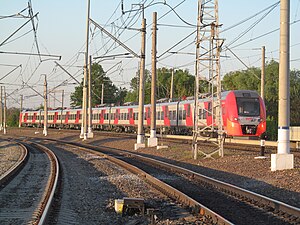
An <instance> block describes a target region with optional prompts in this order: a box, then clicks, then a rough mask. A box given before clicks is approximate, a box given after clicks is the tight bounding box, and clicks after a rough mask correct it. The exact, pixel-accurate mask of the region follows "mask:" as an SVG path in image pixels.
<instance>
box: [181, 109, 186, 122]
mask: <svg viewBox="0 0 300 225" xmlns="http://www.w3.org/2000/svg"><path fill="white" fill-rule="evenodd" d="M182 119H183V120H185V119H186V110H183V111H182Z"/></svg>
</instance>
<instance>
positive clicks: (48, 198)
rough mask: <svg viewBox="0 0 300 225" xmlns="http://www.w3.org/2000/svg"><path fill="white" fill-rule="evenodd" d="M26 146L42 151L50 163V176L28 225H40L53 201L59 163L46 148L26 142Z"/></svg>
mask: <svg viewBox="0 0 300 225" xmlns="http://www.w3.org/2000/svg"><path fill="white" fill-rule="evenodd" d="M27 144H30V145H31V146H34V147H35V148H37V149H40V150H42V151H44V152H45V153H46V154H47V156H48V158H49V160H50V163H51V169H50V176H49V179H48V182H47V185H46V187H45V192H44V194H43V196H42V199H41V200H40V202H39V204H38V207H37V209H36V210H35V212H34V213H33V218H32V221H31V223H30V224H38V225H42V224H44V223H45V221H46V218H47V215H48V212H49V209H50V206H51V203H52V201H53V197H54V193H55V190H56V188H57V183H58V177H59V171H60V169H59V163H58V159H57V157H56V156H55V154H54V153H53V152H52V151H51V150H50V149H48V148H46V147H45V146H43V145H40V144H37V143H35V142H34V143H33V142H28V141H27Z"/></svg>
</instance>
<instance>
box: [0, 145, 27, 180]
mask: <svg viewBox="0 0 300 225" xmlns="http://www.w3.org/2000/svg"><path fill="white" fill-rule="evenodd" d="M17 144H18V145H19V146H20V147H21V155H20V157H19V159H18V161H17V163H15V164H14V165H13V166H12V167H10V168H9V170H7V171H6V172H5V173H4V174H2V175H1V176H0V186H2V185H4V184H5V183H6V182H7V181H9V180H10V179H11V178H12V177H13V176H14V175H15V174H16V173H18V172H19V171H20V170H21V169H22V167H23V166H24V165H25V162H26V161H27V159H28V149H27V148H26V147H25V146H24V145H22V144H21V143H17Z"/></svg>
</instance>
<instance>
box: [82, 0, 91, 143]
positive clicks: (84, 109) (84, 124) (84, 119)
mask: <svg viewBox="0 0 300 225" xmlns="http://www.w3.org/2000/svg"><path fill="white" fill-rule="evenodd" d="M89 20H90V0H88V5H87V20H86V51H85V63H84V78H83V89H82V91H83V94H82V123H81V133H80V138H83V140H86V139H87V111H88V110H87V88H88V87H87V85H88V84H87V77H88V64H89V29H90V28H89V27H90V21H89Z"/></svg>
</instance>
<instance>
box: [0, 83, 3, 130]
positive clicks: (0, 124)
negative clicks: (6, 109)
mask: <svg viewBox="0 0 300 225" xmlns="http://www.w3.org/2000/svg"><path fill="white" fill-rule="evenodd" d="M2 94H3V87H2V86H1V92H0V131H1V130H3V101H2V99H3V97H2Z"/></svg>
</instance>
